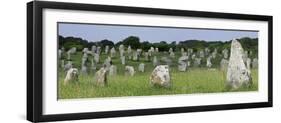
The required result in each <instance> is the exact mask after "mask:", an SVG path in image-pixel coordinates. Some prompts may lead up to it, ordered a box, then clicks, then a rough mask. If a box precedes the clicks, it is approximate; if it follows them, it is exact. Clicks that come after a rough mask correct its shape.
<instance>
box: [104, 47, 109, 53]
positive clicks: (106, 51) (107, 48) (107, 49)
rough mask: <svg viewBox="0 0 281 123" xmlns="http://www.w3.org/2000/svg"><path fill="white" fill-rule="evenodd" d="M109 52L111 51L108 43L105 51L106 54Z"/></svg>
mask: <svg viewBox="0 0 281 123" xmlns="http://www.w3.org/2000/svg"><path fill="white" fill-rule="evenodd" d="M108 52H109V46H108V45H106V46H105V50H104V53H105V54H108Z"/></svg>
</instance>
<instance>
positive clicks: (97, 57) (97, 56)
mask: <svg viewBox="0 0 281 123" xmlns="http://www.w3.org/2000/svg"><path fill="white" fill-rule="evenodd" d="M94 59H95V62H96V63H99V62H100V55H99V54H97V53H95V54H94Z"/></svg>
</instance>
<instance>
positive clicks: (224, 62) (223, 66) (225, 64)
mask: <svg viewBox="0 0 281 123" xmlns="http://www.w3.org/2000/svg"><path fill="white" fill-rule="evenodd" d="M227 67H228V60H227V59H225V58H223V59H222V60H221V62H220V70H221V71H227Z"/></svg>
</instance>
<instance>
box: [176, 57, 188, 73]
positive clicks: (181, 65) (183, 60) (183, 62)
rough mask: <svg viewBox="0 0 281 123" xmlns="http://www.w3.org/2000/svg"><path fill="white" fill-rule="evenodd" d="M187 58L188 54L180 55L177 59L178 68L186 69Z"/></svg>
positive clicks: (180, 69)
mask: <svg viewBox="0 0 281 123" xmlns="http://www.w3.org/2000/svg"><path fill="white" fill-rule="evenodd" d="M187 60H188V56H182V57H180V58H179V60H178V70H179V71H181V72H184V71H186V70H187Z"/></svg>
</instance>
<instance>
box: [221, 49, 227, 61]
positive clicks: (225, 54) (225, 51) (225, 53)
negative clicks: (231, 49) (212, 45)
mask: <svg viewBox="0 0 281 123" xmlns="http://www.w3.org/2000/svg"><path fill="white" fill-rule="evenodd" d="M222 54H223V58H225V59H227V58H228V50H227V49H224V50H223V51H222Z"/></svg>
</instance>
